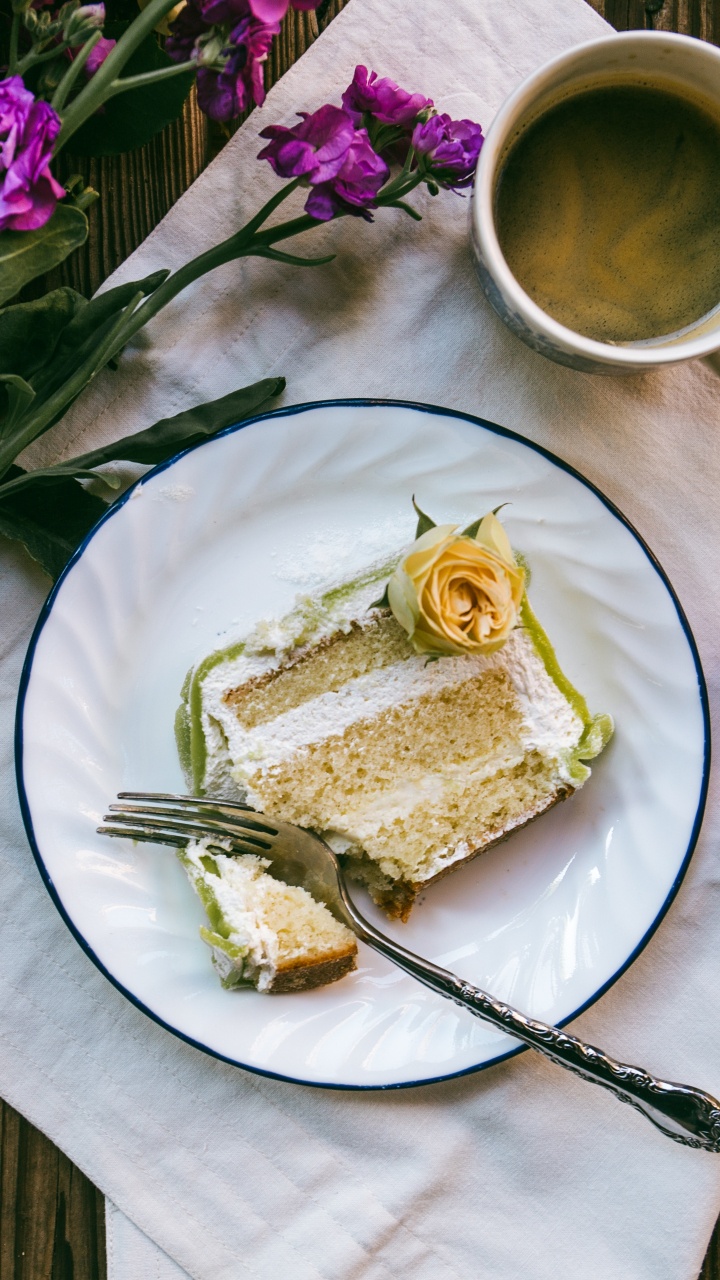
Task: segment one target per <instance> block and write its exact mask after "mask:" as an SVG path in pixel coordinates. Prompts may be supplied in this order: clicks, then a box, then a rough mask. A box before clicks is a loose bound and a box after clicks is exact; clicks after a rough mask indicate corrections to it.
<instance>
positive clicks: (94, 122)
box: [67, 22, 195, 156]
mask: <svg viewBox="0 0 720 1280" xmlns="http://www.w3.org/2000/svg"><path fill="white" fill-rule="evenodd" d="M128 26H129V23H127V22H106V23H105V28H104V35H105V36H106V37H107V38H109V39H113V40H118V39H119V38H120V36H121V35H122V34H123V33H124V32H125V31H126V30H127V27H128ZM171 66H173V60H172V58H171V57H170V56H169V54H167V53H165V50H164V49H161V48H160V45H159V44H158V41H157V37H156V36H155V35H154V34H151V35H149V36H148V37H147V38H146V39H145V40H143V42H142V44H141V45H139V46H138V48H137V49H136V50H135V53H134V54H133V55H132V57H131V58H129V59H128V61H127V63H126V64H125V68H124V72H123V74H124V75H126V76H136V75H141V74H143V73H144V72H146V71H158V70H160V68H162V67H171ZM194 79H195V74H194V72H192V71H191V72H188V74H187V75H177V76H172V77H171V78H170V79H168V80H164V81H159V82H158V83H157V84H152V85H148V86H147V88H144V89H128V90H127V92H126V93H119V94H117V95H116V96H115V97H113V98H109V99H108V101H107V102H106V103H105V104H104V106H103V108H102V110H101V111H98V112H96V113H95V115H94V116H91V117H90V119H89V120H86V122H85V124H84V125H82V127H81V128H80V129H78V131H77V133H74V134H73V136H72V141H70V142H69V143H68V148H67V149H68V151H69V152H71V153H72V154H73V155H75V156H117V155H121V154H122V153H123V152H125V151H133V150H134V149H135V147H141V146H143V145H144V143H146V142H149V140H150V138H153V137H154V136H155V134H156V133H160V131H161V129H164V128H165V126H166V125H167V124H170V122H171V121H172V120H176V119H177V117H178V116H179V115H180V112H181V111H182V109H183V103H184V101H185V99H186V98H187V96H188V94H189V92H190V89H191V87H192V84H193V81H194Z"/></svg>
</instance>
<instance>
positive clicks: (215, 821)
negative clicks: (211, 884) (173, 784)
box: [98, 791, 277, 854]
mask: <svg viewBox="0 0 720 1280" xmlns="http://www.w3.org/2000/svg"><path fill="white" fill-rule="evenodd" d="M118 799H119V800H137V801H145V802H146V803H143V804H111V805H110V806H109V809H110V812H109V813H108V814H106V816H105V824H106V825H104V826H102V827H98V831H99V832H100V833H101V834H102V835H109V836H120V837H122V836H124V837H125V838H126V839H129V840H143V841H150V842H151V843H157V844H169V845H172V846H174V847H175V848H182V847H183V846H184V845H186V844H187V843H188V842H189V841H190V840H202V839H208V838H209V839H210V840H211V841H212V844H213V846H214V847H215V848H218V849H220V850H221V852H225V853H227V852H232V853H255V854H257V853H262V852H266V851H267V850H269V849H270V848H272V844H273V839H274V837H275V836H276V835H277V828H276V827H274V826H273V825H272V824H271V823H270V822H268V821H267V820H266V819H264V818H263V816H262V815H260V814H257V815H256V814H255V810H253V809H251V808H250V807H249V805H243V804H240V803H238V802H236V801H229V800H227V801H226V800H220V801H218V800H204V799H201V798H199V797H197V796H182V795H172V794H164V793H153V792H143V791H121V792H120V793H119V795H118ZM251 814H252V815H253V816H252V817H251V816H250V815H251Z"/></svg>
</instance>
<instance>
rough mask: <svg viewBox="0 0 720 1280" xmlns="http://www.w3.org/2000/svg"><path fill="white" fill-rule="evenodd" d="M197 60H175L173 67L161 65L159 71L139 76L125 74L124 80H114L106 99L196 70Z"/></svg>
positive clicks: (143, 73) (147, 72)
mask: <svg viewBox="0 0 720 1280" xmlns="http://www.w3.org/2000/svg"><path fill="white" fill-rule="evenodd" d="M196 70H197V64H196V63H195V62H173V64H172V66H171V67H160V68H159V69H158V70H157V71H144V72H142V73H141V74H140V75H137V76H124V77H123V79H122V80H113V82H112V84H111V85H110V88H109V89H108V91H107V93H106V94H105V101H106V102H107V99H108V98H114V97H115V94H116V93H126V92H127V90H128V89H144V88H145V86H146V85H148V84H156V83H157V82H158V80H170V78H171V77H172V76H179V75H186V74H187V72H188V71H196Z"/></svg>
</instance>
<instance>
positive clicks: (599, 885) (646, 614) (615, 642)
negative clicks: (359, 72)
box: [18, 401, 707, 1088]
mask: <svg viewBox="0 0 720 1280" xmlns="http://www.w3.org/2000/svg"><path fill="white" fill-rule="evenodd" d="M413 493H415V494H416V495H417V497H418V501H419V502H420V504H421V506H422V507H424V509H425V510H427V511H429V512H431V513H432V515H433V517H434V518H435V519H436V520H437V521H438V522H444V521H450V520H457V521H460V522H466V521H468V520H470V519H472V518H474V517H475V516H477V515H480V514H482V513H483V512H485V511H487V510H488V509H489V508H491V507H495V506H497V505H498V504H499V503H501V502H510V503H511V504H512V505H510V506H508V507H507V508H506V509H505V511H504V513H503V520H504V523H505V526H506V528H507V530H508V533H509V535H510V538H511V541H512V543H513V545H514V546H515V547H516V548H517V549H518V550H520V551H522V552H524V553H525V555H526V556H527V558H528V560H529V561H530V564H531V566H532V575H533V576H532V587H531V598H532V603H533V607H534V609H535V610H536V611H537V613H538V615H539V617H540V619H541V620H542V622H543V623H544V625H545V626H546V628H547V629H548V631H549V633H550V636H551V638H552V640H553V641H554V643H555V645H556V648H557V651H558V655H559V658H560V661H561V663H562V665H563V667H564V668H565V670H566V671H567V673H568V675H569V676H570V678H571V679H572V680H573V681H574V682H576V683H577V685H578V686H579V688H580V689H581V690H582V691H583V692H584V693H585V694H586V696H587V698H588V701H589V704H590V707H591V709H592V710H594V711H610V712H612V714H613V715H614V716H615V720H616V725H617V732H616V736H615V739H614V741H613V742H612V743H611V745H610V747H609V748H608V750H607V751H606V752H605V754H604V755H603V756H602V757H601V758H600V759H599V760H597V761H596V762H595V764H594V766H593V777H592V779H591V780H590V782H589V783H588V785H587V786H586V787H585V788H584V789H583V790H582V791H581V792H580V793H579V794H578V795H577V796H575V797H574V798H573V799H572V800H571V801H569V802H568V803H567V804H563V805H560V806H559V807H558V808H557V809H555V810H553V811H552V812H551V813H549V814H547V815H546V816H545V817H543V818H541V819H540V821H539V822H537V823H535V824H533V825H531V826H530V827H528V828H527V829H526V830H524V831H522V832H519V833H517V834H516V835H514V836H513V837H512V839H511V840H509V841H508V842H507V843H506V844H503V845H501V846H499V847H498V848H496V849H494V850H492V851H491V852H490V853H488V854H486V855H485V856H484V857H482V858H480V859H478V860H477V861H476V862H474V863H472V864H471V865H469V866H467V867H464V868H461V869H460V870H458V871H457V872H456V873H455V874H454V875H452V876H450V877H448V879H446V880H444V881H442V882H441V883H440V884H438V885H436V886H435V887H433V888H432V889H431V890H430V891H429V892H428V894H427V897H426V900H425V901H424V902H422V903H421V905H419V906H418V907H417V908H416V909H415V910H414V912H413V915H412V917H411V920H410V922H409V923H408V924H407V925H397V924H387V922H385V921H384V920H383V919H382V918H381V917H380V916H379V913H377V912H376V911H375V910H374V909H373V907H372V906H371V905H370V904H369V903H368V901H367V900H366V899H365V897H364V895H363V894H362V893H361V892H360V891H357V898H358V901H359V903H360V905H361V908H362V909H363V910H367V914H368V915H369V916H370V917H371V919H374V920H375V921H376V922H377V923H378V924H379V925H380V927H381V928H386V929H387V931H388V932H389V933H391V934H393V936H395V937H397V938H399V939H401V940H402V941H403V943H405V944H406V945H407V946H409V947H410V948H411V949H413V950H416V951H418V952H420V953H421V954H422V955H425V956H428V957H430V958H431V959H432V960H434V961H435V962H437V963H439V964H442V965H445V966H446V967H448V968H451V969H453V970H455V971H456V972H457V973H459V974H461V975H462V976H463V977H464V978H467V979H469V980H470V981H471V982H474V983H477V984H478V985H479V986H482V987H484V988H486V989H487V990H489V991H491V992H492V993H493V994H495V995H497V996H500V997H502V998H504V999H506V1000H508V1001H511V1002H512V1003H514V1004H515V1005H516V1006H517V1007H518V1008H520V1009H522V1010H524V1011H525V1012H527V1013H530V1014H532V1015H535V1016H537V1017H540V1018H543V1019H545V1020H546V1021H548V1022H553V1023H558V1022H563V1021H566V1020H567V1019H569V1018H570V1017H572V1016H573V1014H574V1013H576V1012H577V1011H579V1010H580V1009H582V1008H583V1007H585V1006H586V1005H587V1004H588V1003H589V1002H590V1001H592V1000H594V999H595V998H596V997H597V996H598V995H599V994H600V993H601V992H602V991H604V990H605V989H606V987H607V986H608V985H609V984H610V983H611V982H612V981H613V980H614V979H615V978H616V977H617V976H618V974H619V973H620V972H622V970H623V969H624V968H625V967H627V965H628V964H629V963H630V962H631V961H632V960H633V959H634V957H635V956H636V955H637V954H638V951H639V950H640V948H641V947H642V946H643V944H644V942H645V941H646V940H647V938H648V936H649V935H650V933H651V932H652V931H653V929H654V928H655V927H656V925H657V923H658V922H659V920H660V919H661V917H662V915H663V914H664V912H665V910H666V909H667V907H668V905H669V903H670V901H671V899H672V897H673V895H674V893H675V891H676V889H677V886H678V884H679V882H680V879H681V877H682V875H683V872H684V870H685V867H686V865H687V862H688V859H689V857H690V854H691V852H692V848H693V845H694V841H695V839H696V836H697V831H698V828H699V823H700V819H701V815H702V807H703V803H704V796H705V786H706V772H707V767H706V766H707V715H706V698H705V690H704V684H703V679H702V673H701V671H700V666H699V662H698V657H697V652H696V650H695V646H694V643H693V640H692V637H691V635H690V632H689V629H688V626H687V622H686V621H685V619H684V617H683V615H682V612H681V610H680V607H679V605H678V603H677V600H676V599H675V597H674V595H673V593H672V589H671V588H670V586H669V584H668V582H667V580H666V579H665V578H664V575H663V574H662V572H661V570H660V569H659V567H658V565H657V564H656V563H655V562H654V561H653V559H652V557H651V556H650V553H649V552H648V551H647V549H646V548H645V547H644V546H643V544H642V543H641V541H640V540H639V538H638V537H637V535H636V534H635V533H634V532H633V531H632V529H630V528H629V526H628V525H627V523H626V522H625V521H624V520H623V518H622V516H620V514H619V513H618V512H617V511H616V510H614V509H613V507H612V506H611V505H610V504H609V503H608V502H607V501H606V500H605V499H604V498H603V497H602V496H601V495H600V494H598V493H597V492H596V491H595V490H594V489H593V488H592V487H591V486H590V485H589V484H588V483H587V482H586V481H584V480H583V479H582V478H581V477H580V476H578V475H577V474H576V473H574V472H573V471H572V470H571V469H570V468H568V467H567V466H565V465H564V464H563V463H561V462H560V461H559V460H558V459H556V458H554V457H552V456H551V455H549V454H547V453H545V452H543V451H542V450H540V449H538V448H537V447H536V446H534V445H531V444H530V443H529V442H528V441H526V440H523V439H522V438H520V437H518V436H515V435H513V434H512V433H511V432H509V431H505V430H503V429H502V428H498V427H495V426H493V425H491V424H489V423H484V422H481V421H479V420H477V419H473V418H469V417H466V416H464V415H461V414H456V413H450V412H448V411H444V410H441V409H432V408H425V407H422V406H412V405H403V404H393V403H388V402H384V403H383V402H380V403H377V402H369V401H365V402H347V401H346V402H339V403H325V404H319V405H310V406H306V407H300V408H295V409H290V410H281V411H279V412H278V413H274V414H270V415H268V416H266V417H264V418H262V419H259V420H257V421H255V422H253V423H251V424H248V425H246V426H244V427H242V428H234V429H231V430H230V431H229V432H226V433H225V434H224V435H222V436H220V437H216V438H215V439H213V440H211V441H209V442H207V443H205V444H203V445H202V446H201V447H198V448H195V449H193V450H191V451H190V452H188V453H185V454H184V455H181V456H180V457H178V458H176V459H175V460H174V461H172V462H170V463H167V464H166V465H165V466H163V467H161V468H159V469H157V470H155V471H154V472H152V473H150V474H149V475H147V476H146V477H144V479H143V480H142V481H141V482H140V483H139V484H138V485H136V486H135V488H134V489H133V490H131V491H130V492H129V493H128V494H126V495H125V496H124V497H123V498H122V499H121V500H120V501H119V502H118V503H117V504H116V506H115V507H113V508H112V510H111V511H110V512H109V513H108V515H107V517H106V518H105V519H104V520H103V521H102V522H101V523H100V524H99V525H98V526H97V528H96V529H95V530H94V531H93V533H92V534H91V535H90V536H89V538H88V539H87V541H86V542H85V544H84V546H83V547H82V548H81V549H80V551H79V552H78V554H77V555H76V557H75V558H74V560H73V561H72V563H71V564H70V566H69V567H68V569H67V570H66V572H65V574H64V576H63V577H62V579H61V580H60V582H59V583H58V584H57V586H56V587H55V590H54V591H53V593H52V595H51V596H50V598H49V600H48V603H47V605H46V607H45V610H44V612H43V615H42V617H41V619H40V621H39V623H38V627H37V630H36V633H35V636H34V638H33V641H32V644H31V646H30V651H29V654H28V659H27V663H26V668H25V673H24V677H23V685H22V691H21V695H20V703H19V712H18V775H19V778H20V791H21V798H22V802H23V808H24V814H25V821H26V825H27V830H28V835H29V837H30V841H31V843H32V846H33V849H34V852H35V855H36V858H37V861H38V865H39V868H40V871H41V874H42V875H43V877H44V879H45V883H46V884H47V887H48V889H49V891H50V893H51V894H52V896H53V898H54V900H55V902H56V904H57V906H58V908H59V909H60V911H61V912H62V914H63V916H64V917H65V919H66V921H67V923H68V924H69V925H70V927H71V929H72V930H73V932H74V933H75V936H76V937H77V939H78V941H79V942H80V943H81V944H82V946H83V947H84V948H85V950H86V951H87V952H88V954H89V955H90V956H91V957H92V958H93V960H94V961H95V962H96V963H97V964H98V965H99V966H100V968H101V969H102V970H103V971H104V972H105V973H106V974H107V975H108V977H109V978H110V979H111V980H112V981H113V982H114V983H115V984H116V985H117V986H118V987H119V988H120V990H122V991H123V992H124V993H125V994H126V995H127V996H128V997H129V998H130V999H131V1000H133V1001H134V1002H135V1003H136V1004H137V1005H138V1006H139V1007H140V1008H141V1009H143V1010H144V1011H145V1012H146V1013H148V1014H150V1015H151V1016H152V1017H154V1018H155V1019H157V1020H158V1021H159V1022H161V1023H162V1024H163V1025H164V1026H166V1027H168V1028H169V1029H170V1030H172V1031H174V1032H176V1033H177V1034H178V1035H180V1036H182V1037H184V1038H186V1039H187V1040H189V1041H191V1042H192V1043H193V1044H195V1045H197V1046H199V1047H200V1048H203V1049H206V1050H207V1051H208V1052H210V1053H213V1054H216V1055H218V1056H220V1057H222V1058H225V1059H227V1060H228V1061H230V1062H233V1063H238V1064H240V1065H242V1066H246V1067H249V1068H251V1069H252V1070H255V1071H260V1072H265V1073H268V1074H272V1075H277V1076H281V1077H286V1078H289V1079H293V1080H297V1081H302V1082H307V1083H313V1084H322V1085H330V1086H339V1087H364V1088H377V1087H388V1086H392V1085H406V1084H413V1083H422V1082H426V1081H430V1080H437V1079H441V1078H444V1077H447V1076H450V1075H454V1074H458V1073H462V1072H466V1071H472V1070H476V1069H477V1068H479V1067H482V1066H485V1065H487V1064H488V1063H490V1062H494V1061H497V1060H498V1058H501V1057H504V1056H507V1054H508V1053H510V1052H513V1051H515V1050H516V1049H517V1042H515V1041H512V1040H509V1039H508V1038H507V1037H506V1036H504V1035H503V1034H502V1033H501V1032H499V1031H496V1030H494V1029H493V1028H490V1027H488V1026H485V1025H484V1024H483V1023H481V1022H479V1021H478V1020H477V1019H476V1018H474V1017H473V1016H472V1015H471V1014H469V1013H467V1012H465V1011H463V1010H460V1009H458V1008H456V1007H455V1006H454V1005H453V1004H451V1003H450V1002H448V1001H445V1000H443V999H442V998H441V997H440V996H438V995H435V994H433V993H432V992H430V991H428V990H426V989H425V988H423V987H421V986H420V985H419V984H417V983H416V982H414V981H413V980H412V979H411V978H409V977H406V976H405V975H403V974H402V973H401V972H400V971H399V970H395V969H393V968H392V967H391V966H390V964H389V963H387V962H385V961H384V960H382V959H381V958H380V957H379V956H376V955H375V954H374V953H372V952H370V951H367V950H365V949H362V950H361V955H360V963H359V969H358V971H357V973H355V974H353V975H352V976H350V977H349V978H346V979H344V980H343V981H342V982H340V983H337V984H336V985H333V986H329V987H325V988H323V989H322V990H320V991H312V992H307V993H304V994H302V995H289V996H262V995H258V994H257V993H256V992H254V991H242V992H227V991H224V990H223V989H222V988H221V987H220V984H219V982H218V980H217V978H216V977H215V975H214V973H213V971H212V969H211V966H210V957H209V952H208V950H207V948H206V947H205V944H204V943H203V942H202V941H201V940H200V938H199V936H198V926H199V925H200V923H201V922H202V919H203V912H202V908H201V906H200V904H199V902H198V901H197V899H196V898H195V896H194V894H193V892H192V890H191V889H190V887H189V885H188V883H187V881H186V879H185V875H184V872H183V871H182V869H181V867H180V866H179V864H178V863H177V861H176V860H175V857H174V855H173V853H172V851H171V850H168V849H163V848H159V847H154V846H150V845H137V846H135V845H133V844H132V843H130V842H128V843H127V844H125V843H124V842H121V841H114V840H111V839H110V838H108V837H102V836H99V835H97V834H96V833H95V827H96V826H97V825H98V823H99V822H100V821H101V819H102V815H103V813H104V812H105V810H106V807H107V804H108V802H109V801H111V800H112V799H113V797H114V796H115V794H116V792H117V791H119V790H130V789H140V790H157V791H167V790H169V791H173V790H183V789H184V784H183V779H182V776H181V772H180V768H179V765H178V761H177V756H176V751H175V742H174V737H173V716H174V713H175V709H176V706H177V704H178V700H179V699H178V694H179V690H180V687H181V684H182V681H183V677H184V675H185V673H186V671H187V669H188V668H189V666H190V665H191V664H192V663H193V662H194V661H195V660H196V659H197V658H198V657H200V656H202V655H204V654H205V653H207V652H208V651H209V650H211V649H214V648H216V647H217V646H218V645H219V644H221V643H223V641H225V640H226V639H229V638H230V637H232V636H236V635H238V634H240V633H242V632H243V631H244V630H246V629H248V628H249V627H250V626H251V625H252V624H253V623H254V622H256V621H257V620H258V619H259V618H260V617H263V616H267V615H278V614H281V613H284V612H285V611H286V610H287V609H288V608H289V607H290V606H291V605H292V603H293V601H294V598H295V595H296V593H297V592H298V591H302V590H308V589H313V588H314V587H315V586H317V585H318V584H319V583H320V582H322V581H323V580H324V579H327V578H328V577H329V576H332V577H336V576H337V574H338V573H343V574H344V573H345V572H346V571H347V573H348V575H349V574H352V572H353V571H354V570H356V569H357V568H359V567H361V566H362V565H364V564H366V563H368V562H369V561H370V560H373V559H375V558H376V557H377V556H378V554H381V553H382V552H383V550H385V549H387V548H388V547H391V548H392V547H394V546H397V545H401V544H402V543H403V542H404V541H406V540H409V539H410V538H411V537H412V536H413V532H414V529H413V526H414V517H413V514H412V511H411V507H410V499H411V495H412V494H413Z"/></svg>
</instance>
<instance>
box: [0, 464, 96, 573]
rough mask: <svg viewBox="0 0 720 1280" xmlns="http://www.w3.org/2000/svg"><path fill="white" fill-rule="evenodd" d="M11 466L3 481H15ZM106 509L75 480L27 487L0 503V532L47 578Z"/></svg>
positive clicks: (16, 472) (16, 473) (15, 472)
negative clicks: (21, 546)
mask: <svg viewBox="0 0 720 1280" xmlns="http://www.w3.org/2000/svg"><path fill="white" fill-rule="evenodd" d="M22 474H23V473H22V471H21V469H20V467H11V469H10V471H9V472H8V474H7V477H6V478H7V479H17V478H18V477H19V476H21V475H22ZM105 511H107V506H106V504H105V503H104V502H102V501H101V500H100V498H95V497H93V496H92V494H89V493H87V492H86V491H85V489H83V487H82V485H79V484H78V483H77V481H76V480H64V481H63V482H62V483H61V484H54V485H53V486H52V487H51V488H49V489H48V488H44V487H43V488H41V487H40V486H37V487H34V486H33V487H30V488H28V489H23V490H21V491H20V492H19V493H17V494H15V495H11V496H10V497H9V498H5V499H2V500H0V533H2V534H4V535H5V537H6V538H11V539H13V540H15V541H17V542H22V543H23V544H24V545H25V547H26V548H27V550H28V551H29V552H30V555H31V556H32V557H33V559H34V560H37V562H38V564H40V565H41V566H42V568H43V569H45V571H46V572H47V573H49V574H50V577H51V578H56V577H57V576H58V574H59V573H60V572H61V570H62V569H63V568H64V567H65V565H66V564H67V562H68V560H69V559H70V556H71V555H72V553H73V551H74V550H75V548H76V547H77V546H78V545H79V543H80V542H82V540H83V538H84V537H85V536H86V534H88V533H89V532H90V530H91V529H92V527H93V525H94V524H95V523H96V522H97V520H99V518H100V516H101V515H103V514H104V512H105Z"/></svg>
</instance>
